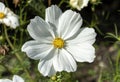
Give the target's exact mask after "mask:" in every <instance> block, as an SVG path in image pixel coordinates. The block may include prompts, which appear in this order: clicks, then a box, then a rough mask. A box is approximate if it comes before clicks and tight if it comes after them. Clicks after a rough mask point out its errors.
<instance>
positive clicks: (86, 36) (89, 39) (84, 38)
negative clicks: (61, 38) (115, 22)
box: [66, 28, 96, 45]
mask: <svg viewBox="0 0 120 82" xmlns="http://www.w3.org/2000/svg"><path fill="white" fill-rule="evenodd" d="M95 37H96V33H95V30H94V29H93V28H82V29H81V30H80V32H79V33H78V34H77V35H76V37H72V39H70V40H68V41H66V42H67V44H68V45H69V44H81V43H89V44H93V43H94V42H95Z"/></svg>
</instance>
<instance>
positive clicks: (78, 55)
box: [66, 43, 95, 63]
mask: <svg viewBox="0 0 120 82" xmlns="http://www.w3.org/2000/svg"><path fill="white" fill-rule="evenodd" d="M66 49H67V51H68V52H70V53H71V54H72V56H73V57H74V59H76V61H78V62H90V63H91V62H93V61H94V58H95V49H94V47H93V46H92V45H91V44H88V43H85V44H79V45H76V44H75V45H70V46H67V47H66Z"/></svg>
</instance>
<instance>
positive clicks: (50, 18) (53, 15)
mask: <svg viewBox="0 0 120 82" xmlns="http://www.w3.org/2000/svg"><path fill="white" fill-rule="evenodd" d="M61 14H62V11H61V9H60V8H59V7H58V6H56V5H52V6H51V7H48V8H47V9H46V16H45V20H46V22H50V23H52V24H54V25H55V26H57V23H58V19H59V17H60V15H61Z"/></svg>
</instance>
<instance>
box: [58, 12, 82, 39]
mask: <svg viewBox="0 0 120 82" xmlns="http://www.w3.org/2000/svg"><path fill="white" fill-rule="evenodd" d="M81 25H82V18H81V16H80V14H78V13H76V12H73V11H72V10H67V11H66V12H64V13H63V14H62V15H61V17H60V19H59V25H58V33H59V35H60V37H62V38H63V39H64V40H65V39H69V38H71V37H72V36H73V35H75V34H76V33H77V32H78V31H79V29H80V27H81Z"/></svg>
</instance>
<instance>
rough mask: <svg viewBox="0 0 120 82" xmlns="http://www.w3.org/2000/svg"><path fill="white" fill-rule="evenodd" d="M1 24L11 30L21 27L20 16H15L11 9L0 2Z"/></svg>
mask: <svg viewBox="0 0 120 82" xmlns="http://www.w3.org/2000/svg"><path fill="white" fill-rule="evenodd" d="M0 23H4V24H5V25H7V26H10V27H11V28H16V27H17V26H19V21H18V16H17V15H15V14H14V13H13V12H12V11H11V10H10V9H9V8H7V7H5V5H4V4H3V3H2V2H0Z"/></svg>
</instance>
